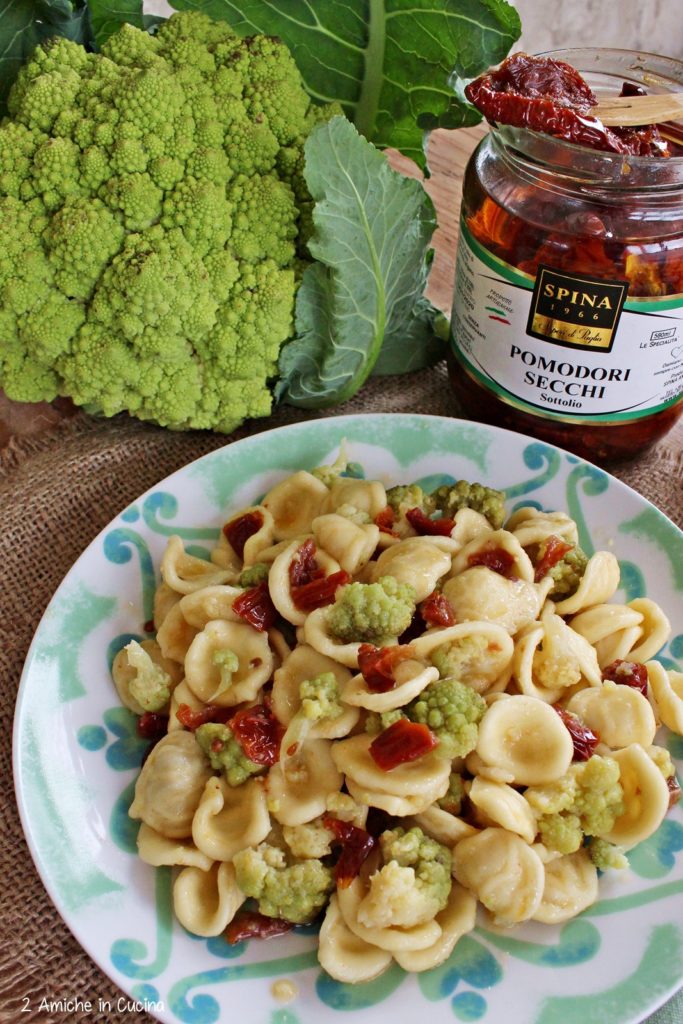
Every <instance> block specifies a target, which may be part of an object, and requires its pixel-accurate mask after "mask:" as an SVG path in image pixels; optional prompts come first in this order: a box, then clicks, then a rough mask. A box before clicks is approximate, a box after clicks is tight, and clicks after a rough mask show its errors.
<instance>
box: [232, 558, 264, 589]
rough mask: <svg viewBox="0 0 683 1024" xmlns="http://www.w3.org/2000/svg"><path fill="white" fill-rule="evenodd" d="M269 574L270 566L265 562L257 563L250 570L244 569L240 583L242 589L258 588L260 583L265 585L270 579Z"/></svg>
mask: <svg viewBox="0 0 683 1024" xmlns="http://www.w3.org/2000/svg"><path fill="white" fill-rule="evenodd" d="M269 572H270V566H269V565H266V563H265V562H256V564H255V565H250V566H249V568H248V569H242V572H241V573H240V578H239V580H238V583H239V585H240V587H246V588H249V587H258V585H259V583H264V582H265V581H266V580H267V579H268V573H269Z"/></svg>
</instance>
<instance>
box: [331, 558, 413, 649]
mask: <svg viewBox="0 0 683 1024" xmlns="http://www.w3.org/2000/svg"><path fill="white" fill-rule="evenodd" d="M414 612H415V590H414V589H413V587H412V586H411V585H410V584H409V583H399V581H398V580H396V579H394V577H393V576H382V577H381V578H380V579H379V580H378V581H377V582H376V583H350V584H349V585H348V586H346V587H341V588H340V590H339V591H338V596H337V599H336V601H335V603H334V604H333V605H332V607H331V608H330V611H329V618H328V625H329V629H330V632H331V633H332V635H333V636H335V637H336V638H337V639H338V640H341V641H342V642H343V643H369V644H375V645H376V646H378V647H381V646H383V645H384V644H386V643H388V642H389V641H391V640H392V639H394V640H395V639H396V637H398V636H400V635H401V633H403V632H405V630H406V629H407V628H408V626H409V625H410V623H411V620H412V617H413V614H414Z"/></svg>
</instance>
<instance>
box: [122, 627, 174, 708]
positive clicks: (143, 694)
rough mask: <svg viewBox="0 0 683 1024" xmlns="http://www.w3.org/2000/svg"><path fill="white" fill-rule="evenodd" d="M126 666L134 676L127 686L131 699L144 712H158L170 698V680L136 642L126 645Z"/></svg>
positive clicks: (166, 673)
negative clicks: (128, 666)
mask: <svg viewBox="0 0 683 1024" xmlns="http://www.w3.org/2000/svg"><path fill="white" fill-rule="evenodd" d="M126 654H127V657H128V664H129V665H130V667H131V668H133V669H135V675H134V676H133V678H132V679H131V681H130V683H129V684H128V689H129V692H130V695H131V697H133V698H134V699H135V700H136V701H137V702H138V704H139V705H140V707H141V708H144V709H145V711H159V710H160V709H161V708H163V706H164V705H165V704H167V703H168V699H169V697H170V696H171V688H172V680H171V677H170V676H169V674H168V672H165V671H164V669H163V668H162V667H161V665H157V664H156V662H154V661H153V660H152V658H151V657H150V655H149V654H148V653H147V651H146V650H145V649H144V648H143V647H141V646H140V644H139V643H138V642H137V640H131V642H130V643H129V644H127V645H126Z"/></svg>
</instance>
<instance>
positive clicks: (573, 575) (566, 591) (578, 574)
mask: <svg viewBox="0 0 683 1024" xmlns="http://www.w3.org/2000/svg"><path fill="white" fill-rule="evenodd" d="M542 548H543V545H541V554H542ZM587 565H588V555H587V554H586V553H585V552H584V551H583V549H582V548H580V547H579V545H578V544H575V545H574V547H572V548H571V549H570V550H569V551H567V553H566V554H565V555H563V556H562V558H561V559H560V560H559V562H557V563H556V564H555V565H554V566H553V567H552V568H551V569H550V571H549V572H548V575H549V576H550V577H551V579H553V580H554V586H553V589H552V590H551V591H550V594H549V595H548V596H549V597H550V598H552V599H553V600H555V601H557V600H561V599H562V598H563V597H571V595H572V594H574V593H575V592H576V591H577V590H578V587H579V584H580V582H581V580H582V579H583V574H584V573H585V571H586V566H587Z"/></svg>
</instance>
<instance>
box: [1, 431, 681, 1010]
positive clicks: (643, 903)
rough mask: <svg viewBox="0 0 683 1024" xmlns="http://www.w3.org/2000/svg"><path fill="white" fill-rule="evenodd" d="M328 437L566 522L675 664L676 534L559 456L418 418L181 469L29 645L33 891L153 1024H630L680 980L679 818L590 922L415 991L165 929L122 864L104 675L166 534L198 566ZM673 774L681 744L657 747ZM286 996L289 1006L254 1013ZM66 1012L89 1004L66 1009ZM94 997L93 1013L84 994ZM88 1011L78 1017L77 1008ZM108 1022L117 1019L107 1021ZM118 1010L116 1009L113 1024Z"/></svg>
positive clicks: (114, 713) (123, 807) (505, 946)
mask: <svg viewBox="0 0 683 1024" xmlns="http://www.w3.org/2000/svg"><path fill="white" fill-rule="evenodd" d="M342 438H346V439H347V441H348V444H349V454H350V458H351V459H352V460H353V462H354V463H355V464H357V465H356V467H355V470H356V471H357V472H358V473H361V472H363V473H364V474H365V475H366V476H367V477H369V478H373V477H374V478H380V479H382V480H384V481H385V482H387V483H388V484H389V483H398V482H406V481H412V480H417V479H423V478H429V479H430V484H431V485H432V486H436V485H437V484H438V483H440V482H444V480H451V479H459V478H465V479H469V480H479V481H482V482H485V483H488V484H490V485H492V486H495V487H498V488H502V489H504V490H505V491H506V493H507V497H508V508H509V510H512V509H514V508H515V507H517V506H519V505H521V504H525V505H528V504H534V505H537V506H539V507H542V508H545V509H564V510H566V511H567V512H569V514H570V515H571V516H572V517H573V518H574V519H575V520H576V521H577V523H578V525H579V529H580V534H581V538H580V539H581V543H582V546H583V547H584V549H585V550H586V551H587V552H589V553H590V552H592V551H593V550H596V549H598V548H609V549H610V550H612V551H614V552H615V554H616V555H617V557H618V558H619V559H620V561H621V567H622V590H621V592H620V593H619V594H618V595H617V598H616V599H617V600H630V599H632V598H633V597H636V596H642V595H645V594H647V596H648V597H651V598H653V599H654V600H656V601H658V602H659V603H660V604H661V605H662V606H663V608H664V609H665V611H666V612H667V613H668V615H669V617H670V619H671V621H672V623H673V624H674V635H673V637H672V639H671V640H670V641H669V643H668V644H667V646H666V647H665V648H664V650H663V651H662V652H661V653H660V657H661V659H662V660H663V661H664V662H665V663H666V664H667V665H669V666H671V665H673V666H676V667H679V668H680V667H681V663H682V662H683V632H679V633H677V632H676V630H677V629H678V630H682V629H683V625H682V624H683V534H682V533H681V532H680V531H679V530H678V529H677V528H676V527H675V526H674V525H673V524H672V523H671V522H670V521H669V520H668V519H666V518H665V517H664V516H663V515H662V514H661V513H660V512H658V511H657V510H656V509H655V508H654V507H653V506H652V505H650V504H649V503H648V502H646V501H645V500H644V499H643V498H641V497H639V496H638V495H637V494H636V493H635V492H633V491H631V490H630V489H629V488H627V487H626V486H624V485H623V484H621V483H620V482H619V481H617V480H615V479H613V478H612V477H610V476H608V475H607V474H606V473H604V472H603V471H602V470H600V469H597V468H596V467H594V466H592V465H590V464H588V463H586V462H583V461H581V460H580V459H578V458H576V457H575V456H573V455H569V454H567V453H566V452H562V451H560V450H559V449H557V448H553V447H551V446H549V445H546V444H541V443H538V442H535V441H533V440H531V439H530V438H526V437H522V436H520V435H518V434H513V433H510V432H508V431H502V430H496V429H495V428H491V427H485V426H480V425H477V424H472V423H466V422H460V421H457V420H450V419H442V418H438V417H429V416H411V415H375V416H350V417H349V416H344V417H336V418H329V419H324V420H316V421H313V422H308V423H301V424H297V425H294V426H289V427H284V428H280V429H277V430H273V431H269V432H266V433H263V434H259V435H257V436H255V437H252V438H249V439H246V440H243V441H239V442H236V443H234V444H231V445H228V446H227V447H225V448H223V449H221V450H219V451H216V452H213V453H212V454H210V455H207V456H205V457H204V458H202V459H199V460H198V461H197V462H194V463H192V464H191V465H189V466H187V467H185V468H184V469H182V470H180V471H179V472H177V473H174V474H173V475H172V476H170V477H168V479H166V480H164V481H162V482H161V483H160V484H159V485H158V486H157V487H155V488H153V489H152V490H151V491H148V492H147V493H146V494H144V495H142V497H141V498H140V499H139V500H138V501H136V502H135V503H134V504H133V505H131V506H130V507H129V508H127V509H126V510H125V511H124V512H122V513H121V515H119V516H118V517H117V518H116V519H115V520H114V521H113V522H112V523H111V524H110V526H108V527H107V528H106V529H105V530H104V531H103V532H102V533H101V534H100V535H99V537H97V539H96V540H95V541H93V543H92V544H91V545H90V546H89V547H88V549H87V550H86V551H85V552H84V553H83V555H82V556H81V557H80V558H79V559H78V561H77V562H76V564H75V565H74V567H73V569H72V570H71V571H70V572H69V574H68V575H67V577H66V579H65V580H64V582H63V583H62V585H61V586H60V588H59V590H58V591H57V593H56V594H55V596H54V598H53V600H52V602H51V603H50V605H49V607H48V609H47V611H46V613H45V616H44V618H43V620H42V622H41V623H40V626H39V628H38V631H37V633H36V636H35V639H34V642H33V645H32V647H31V650H30V653H29V657H28V659H27V662H26V667H25V670H24V675H23V679H22V683H21V689H20V693H19V699H18V705H17V713H16V720H15V735H14V739H15V777H16V786H17V793H18V800H19V807H20V811H21V816H22V821H23V825H24V829H25V832H26V836H27V839H28V843H29V846H30V848H31V852H32V854H33V857H34V859H35V862H36V864H37V866H38V870H39V871H40V874H41V876H42V879H43V882H44V883H45V886H46V888H47V890H48V892H49V894H50V896H51V897H52V899H53V901H54V903H55V904H56V906H57V907H58V909H59V911H60V913H61V914H62V916H63V917H64V919H65V921H66V922H67V924H68V925H69V927H70V928H71V930H72V931H73V933H74V934H75V936H76V937H77V939H78V941H79V942H80V943H81V944H82V946H83V947H84V948H85V949H86V950H87V952H88V953H89V954H90V956H91V957H92V958H93V959H94V960H95V961H96V962H97V963H98V964H99V965H100V967H102V969H103V970H104V971H105V972H106V973H107V974H108V975H109V976H110V977H111V978H112V979H113V980H114V981H115V982H116V983H117V984H118V985H119V986H120V988H121V989H122V990H123V991H124V992H125V993H127V994H128V997H129V1001H132V1000H137V1001H138V1002H139V1003H141V1004H142V1006H143V1007H144V1008H146V1009H147V1010H149V1011H150V1012H151V1013H152V1015H153V1016H156V1017H158V1019H159V1020H161V1021H164V1022H171V1024H178V1022H183V1024H213V1022H214V1021H219V1020H221V1021H230V1020H239V1021H240V1022H241V1024H257V1022H258V1024H267V1022H269V1024H314V1022H315V1024H327V1022H332V1021H338V1020H339V1011H349V1012H351V1011H359V1010H360V1011H362V1019H363V1022H364V1024H379V1022H380V1021H384V1020H387V1019H388V1020H391V1021H392V1024H401V1022H406V1024H408V1022H411V1024H414V1022H415V1021H416V1020H418V1019H420V1014H423V1015H428V1016H429V1018H430V1020H433V1021H435V1022H437V1021H444V1022H446V1021H452V1020H453V1019H454V1018H455V1019H456V1020H460V1021H477V1020H481V1021H484V1022H496V1024H499V1022H500V1021H505V1022H506V1024H532V1022H533V1024H589V1022H595V1024H598V1022H599V1024H632V1022H636V1021H639V1020H641V1019H642V1018H643V1017H644V1016H646V1015H647V1013H649V1012H650V1011H651V1010H653V1009H654V1008H655V1007H657V1006H658V1005H659V1004H661V1003H662V1002H663V1001H664V1000H665V999H666V998H667V997H668V996H669V995H670V994H671V993H672V992H673V991H674V990H675V989H676V988H677V987H678V986H679V985H680V984H681V982H682V981H683V854H682V853H681V851H682V850H683V824H682V822H683V812H682V810H681V806H680V804H679V807H678V808H677V809H676V810H675V811H674V812H673V813H672V814H671V815H669V817H668V818H667V819H666V820H665V822H664V824H663V825H662V827H661V828H660V830H659V831H658V832H657V834H656V835H655V836H654V837H653V838H652V839H650V840H648V841H647V842H646V843H644V844H642V845H641V846H640V847H638V848H637V849H636V850H635V851H633V852H632V854H631V855H630V860H631V870H630V871H627V872H610V873H609V874H608V876H605V877H603V878H602V880H601V899H600V902H599V903H598V904H597V905H595V906H594V907H592V908H591V909H590V910H589V911H587V912H586V913H584V914H583V915H582V916H581V917H579V918H578V919H576V920H574V921H571V922H569V923H568V924H566V925H565V926H564V927H550V926H546V925H540V924H537V925H534V924H532V925H527V926H524V927H518V928H516V929H512V930H510V931H508V932H494V931H492V930H491V929H490V927H488V926H487V925H486V923H485V921H484V920H483V918H482V919H481V921H480V924H479V926H478V927H477V928H476V930H475V931H474V932H473V933H472V934H470V935H469V936H466V937H465V938H463V939H462V940H461V941H460V943H459V944H458V946H457V947H456V950H455V951H454V953H453V955H452V956H451V958H450V960H449V961H448V962H447V963H446V964H444V965H443V966H442V967H440V968H438V969H436V970H434V971H430V972H428V973H427V974H423V975H421V976H419V977H416V976H412V977H408V976H406V975H405V974H404V973H403V972H402V971H401V970H400V969H399V968H397V967H394V968H393V969H391V970H389V971H388V972H387V973H386V974H384V975H383V976H382V977H381V978H379V979H378V980H377V981H374V982H371V983H368V984H366V985H360V986H355V987H351V986H345V985H341V984H338V983H336V982H333V981H331V980H330V979H329V978H327V977H326V976H325V975H323V974H322V972H321V971H320V969H319V968H318V966H317V961H316V954H315V947H316V939H315V936H313V935H311V934H306V929H301V930H297V932H295V933H292V934H290V935H289V936H286V937H282V938H278V939H271V940H269V941H266V942H261V943H259V942H258V941H252V942H250V943H248V944H246V945H245V944H244V943H242V944H240V945H238V946H236V947H230V946H229V945H228V944H227V943H226V942H225V941H224V940H223V939H209V940H202V939H198V938H195V937H192V936H190V935H188V933H187V932H185V931H184V930H183V929H182V928H181V927H180V925H179V924H178V923H177V922H175V921H174V920H173V918H172V913H171V909H170V884H171V872H170V869H167V868H160V869H156V870H155V869H153V868H151V867H149V866H147V865H146V864H143V863H142V862H141V861H140V860H139V859H138V858H137V856H136V854H135V831H136V823H133V822H131V820H130V819H129V818H128V817H127V813H126V812H127V808H128V805H129V803H130V800H131V795H132V788H133V783H134V779H135V776H136V766H137V765H139V760H140V756H141V752H142V748H143V746H144V745H143V744H141V742H140V741H139V740H137V739H136V736H135V728H134V723H135V718H134V716H133V715H132V714H131V713H130V712H128V711H126V710H125V709H124V708H122V707H120V706H119V703H118V700H117V696H116V692H115V690H114V687H113V684H112V682H111V679H110V675H109V664H110V663H111V659H112V657H113V655H114V654H115V653H116V651H117V650H119V648H120V647H121V646H122V645H123V644H124V643H126V642H127V641H128V639H129V638H130V637H131V636H136V637H141V636H143V635H144V626H145V623H147V622H148V621H149V620H150V619H151V618H152V597H153V591H154V586H155V575H156V573H155V570H156V568H157V567H158V565H159V561H160V558H161V554H162V551H163V549H164V546H165V543H166V539H167V537H168V536H169V534H172V533H178V534H180V535H181V536H182V537H183V538H184V540H185V542H186V544H187V545H189V547H190V549H191V550H192V548H193V547H199V548H204V549H206V548H207V547H208V546H209V545H210V544H211V542H212V541H213V539H214V538H215V537H216V535H217V529H218V527H219V525H220V524H221V522H222V521H223V520H224V519H225V518H226V513H227V512H228V510H231V509H234V508H239V507H241V506H244V505H248V504H251V503H252V501H253V500H254V499H255V498H257V497H258V496H260V495H262V494H263V493H264V492H265V491H266V490H267V489H268V487H270V486H271V485H272V484H274V483H275V482H276V481H277V480H279V479H281V478H282V477H284V476H285V475H287V474H289V473H291V472H292V471H294V470H297V469H300V468H312V467H313V466H316V465H319V464H321V463H325V462H329V461H331V460H332V459H333V457H334V455H335V454H336V451H337V448H338V446H339V442H340V441H341V440H342ZM662 742H665V743H666V744H667V745H668V747H669V750H670V751H671V753H672V754H673V755H674V757H676V758H677V759H678V761H679V774H680V769H681V762H682V761H683V740H681V739H680V738H677V737H674V736H671V735H666V737H665V738H664V739H663V740H662ZM278 978H288V979H290V980H291V981H293V982H294V984H295V985H296V987H297V990H298V996H297V998H296V999H295V1000H294V1001H293V1002H291V1003H290V1004H288V1005H287V1006H286V1007H283V1005H282V1004H281V1003H278V1001H277V1000H276V998H275V997H274V995H273V992H272V984H273V982H274V981H275V980H276V979H278ZM84 995H88V994H87V993H85V994H84ZM89 995H91V996H92V994H89ZM93 998H94V997H93ZM122 1005H128V1004H127V1003H126V1001H124V1003H123V1004H122ZM114 1010H116V1007H113V1009H112V1013H113V1012H114Z"/></svg>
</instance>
